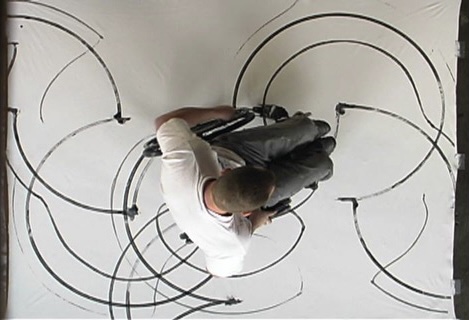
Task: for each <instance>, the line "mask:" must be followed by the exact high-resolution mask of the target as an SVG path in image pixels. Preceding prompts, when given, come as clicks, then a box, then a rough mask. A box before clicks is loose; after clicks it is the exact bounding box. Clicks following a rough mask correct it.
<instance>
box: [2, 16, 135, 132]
mask: <svg viewBox="0 0 469 320" xmlns="http://www.w3.org/2000/svg"><path fill="white" fill-rule="evenodd" d="M7 17H8V18H13V19H25V20H31V21H36V22H41V23H44V24H47V25H49V26H52V27H54V28H57V29H59V30H60V31H63V32H65V33H67V34H68V35H70V36H72V37H73V38H75V39H76V40H78V41H79V42H80V43H81V44H82V45H84V46H85V47H86V48H87V49H88V50H89V51H90V52H91V53H92V54H93V56H94V57H95V58H96V59H97V60H98V62H99V64H100V65H101V66H102V68H103V70H104V71H105V73H106V75H107V78H108V80H109V82H110V84H111V87H112V90H113V92H114V98H115V100H116V109H117V113H116V114H115V115H114V118H115V119H116V120H117V121H118V122H119V123H121V124H123V123H124V122H125V121H127V120H128V118H124V117H122V105H121V100H120V96H119V90H118V89H117V84H116V82H115V80H114V77H113V76H112V74H111V71H110V70H109V68H108V67H107V65H106V63H105V62H104V60H103V59H102V58H101V56H100V55H99V54H98V53H97V52H96V50H94V48H93V46H92V45H90V44H89V43H88V42H87V41H86V40H85V39H83V38H82V37H80V36H79V35H78V34H76V33H75V32H73V31H71V30H70V29H68V28H66V27H64V26H62V25H60V24H58V23H56V22H53V21H50V20H46V19H43V18H40V17H34V16H28V15H10V14H9V15H8V16H7Z"/></svg>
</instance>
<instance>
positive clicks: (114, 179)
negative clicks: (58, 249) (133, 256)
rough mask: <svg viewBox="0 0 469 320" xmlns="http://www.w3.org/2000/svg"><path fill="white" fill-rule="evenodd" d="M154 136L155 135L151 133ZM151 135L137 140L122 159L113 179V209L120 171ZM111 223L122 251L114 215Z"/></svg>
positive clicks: (111, 201) (111, 206) (111, 203)
mask: <svg viewBox="0 0 469 320" xmlns="http://www.w3.org/2000/svg"><path fill="white" fill-rule="evenodd" d="M151 136H153V135H151ZM148 137H149V136H147V137H144V138H141V139H140V140H139V141H137V142H136V143H135V144H134V145H133V146H132V147H131V148H130V150H129V151H128V152H127V154H126V155H125V156H124V158H123V160H122V161H121V163H120V165H119V167H118V168H117V171H116V174H115V175H114V178H113V179H112V183H111V192H110V193H111V195H110V205H109V207H110V208H111V210H113V211H114V194H115V190H116V185H117V179H118V178H119V175H120V172H121V171H122V167H123V166H124V163H125V162H126V161H127V159H128V158H129V157H130V155H131V153H132V152H133V151H134V150H135V149H136V148H137V146H138V145H140V144H141V143H142V142H143V141H144V140H146V139H148ZM111 223H112V229H113V231H114V235H115V236H116V241H117V244H118V245H119V248H120V249H121V251H122V244H121V242H120V239H119V236H118V234H117V228H116V222H115V219H114V215H111Z"/></svg>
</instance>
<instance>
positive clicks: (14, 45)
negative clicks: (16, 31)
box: [7, 42, 18, 76]
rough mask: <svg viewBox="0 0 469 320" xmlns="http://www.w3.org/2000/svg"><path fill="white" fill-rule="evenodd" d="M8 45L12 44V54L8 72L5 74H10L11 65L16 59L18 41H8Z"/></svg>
mask: <svg viewBox="0 0 469 320" xmlns="http://www.w3.org/2000/svg"><path fill="white" fill-rule="evenodd" d="M8 45H10V46H11V45H12V46H13V56H12V57H11V60H10V63H9V64H8V73H7V75H8V76H9V75H10V72H11V70H12V69H13V66H14V65H15V61H16V56H17V55H18V42H10V43H8Z"/></svg>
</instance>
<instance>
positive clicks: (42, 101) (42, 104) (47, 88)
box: [39, 40, 99, 123]
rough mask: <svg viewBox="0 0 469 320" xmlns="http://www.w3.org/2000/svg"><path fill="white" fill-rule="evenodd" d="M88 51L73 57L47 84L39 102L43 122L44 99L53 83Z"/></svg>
mask: <svg viewBox="0 0 469 320" xmlns="http://www.w3.org/2000/svg"><path fill="white" fill-rule="evenodd" d="M98 44H99V40H98V42H96V43H95V44H94V45H93V48H94V47H96V46H97V45H98ZM87 53H88V50H87V51H84V52H83V53H81V54H80V55H78V56H77V57H75V58H73V59H72V60H71V61H70V62H68V63H67V64H66V65H65V66H64V67H63V68H62V69H60V71H59V72H58V73H57V74H56V75H55V76H54V77H53V78H52V80H51V81H50V82H49V84H48V85H47V87H46V89H45V90H44V93H43V94H42V97H41V102H40V103H39V119H40V120H41V122H42V123H44V118H43V116H42V110H43V106H44V100H45V98H46V95H47V93H48V92H49V90H50V88H51V87H52V85H53V84H54V82H55V81H56V80H57V79H58V78H59V77H60V75H61V74H62V73H63V72H64V71H65V70H66V69H67V68H68V67H69V66H71V65H72V64H73V63H74V62H76V61H77V60H78V59H80V58H81V57H83V56H84V55H85V54H87Z"/></svg>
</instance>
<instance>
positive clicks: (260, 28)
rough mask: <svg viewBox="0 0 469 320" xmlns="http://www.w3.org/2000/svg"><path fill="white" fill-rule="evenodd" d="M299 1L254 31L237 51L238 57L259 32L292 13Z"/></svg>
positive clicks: (296, 0)
mask: <svg viewBox="0 0 469 320" xmlns="http://www.w3.org/2000/svg"><path fill="white" fill-rule="evenodd" d="M298 1H299V0H295V1H294V2H293V3H292V4H291V5H290V6H289V7H288V8H286V9H285V10H283V11H282V12H280V13H279V14H277V15H276V16H275V17H273V18H272V19H270V20H268V21H267V22H265V23H264V24H263V25H262V26H260V27H259V28H258V29H257V30H256V31H254V33H253V34H251V35H250V36H249V38H247V40H246V41H244V43H243V44H242V45H241V47H239V49H238V51H236V55H238V54H239V52H240V51H241V50H243V48H244V46H245V45H246V44H247V43H248V42H249V41H250V40H251V39H252V38H253V37H254V36H255V35H256V34H257V33H258V32H259V31H261V30H262V29H263V28H265V27H266V26H267V25H268V24H270V23H272V22H273V21H274V20H277V19H278V18H280V17H281V16H283V15H284V14H285V13H287V12H288V11H290V10H291V9H293V7H294V6H296V4H297V3H298Z"/></svg>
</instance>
